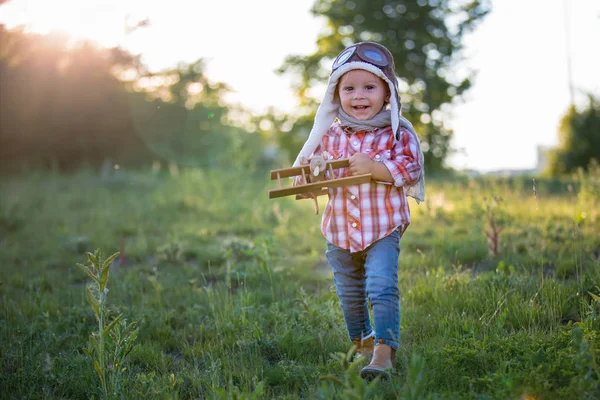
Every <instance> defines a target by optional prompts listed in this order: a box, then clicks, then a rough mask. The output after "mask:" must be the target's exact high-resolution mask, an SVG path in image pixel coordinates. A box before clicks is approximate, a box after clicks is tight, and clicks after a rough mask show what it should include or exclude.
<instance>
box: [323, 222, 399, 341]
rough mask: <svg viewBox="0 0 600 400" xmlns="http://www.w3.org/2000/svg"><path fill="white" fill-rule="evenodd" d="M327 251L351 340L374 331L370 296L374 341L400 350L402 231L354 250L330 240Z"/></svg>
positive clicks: (396, 231)
mask: <svg viewBox="0 0 600 400" xmlns="http://www.w3.org/2000/svg"><path fill="white" fill-rule="evenodd" d="M325 255H326V257H327V261H328V262H329V265H330V266H331V269H332V271H333V281H334V283H335V287H336V291H337V295H338V298H339V299H340V305H341V307H342V312H343V314H344V320H345V321H346V328H347V329H348V334H349V335H350V340H355V339H357V338H361V337H365V336H368V335H370V334H371V332H372V328H371V321H370V316H369V308H368V304H367V299H368V300H369V303H370V305H371V309H372V311H373V322H374V325H375V342H376V343H384V344H387V345H388V346H390V347H392V348H393V349H394V350H398V345H399V343H400V290H399V289H398V257H399V255H400V231H399V230H398V229H396V230H395V231H394V232H392V233H391V234H390V235H388V236H386V237H384V238H381V239H379V240H378V241H376V242H375V243H373V244H371V245H370V246H369V247H367V248H366V249H365V250H363V251H358V252H355V253H351V252H350V251H349V250H346V249H342V248H341V247H338V246H335V245H333V244H331V243H330V242H329V241H328V242H327V252H326V253H325Z"/></svg>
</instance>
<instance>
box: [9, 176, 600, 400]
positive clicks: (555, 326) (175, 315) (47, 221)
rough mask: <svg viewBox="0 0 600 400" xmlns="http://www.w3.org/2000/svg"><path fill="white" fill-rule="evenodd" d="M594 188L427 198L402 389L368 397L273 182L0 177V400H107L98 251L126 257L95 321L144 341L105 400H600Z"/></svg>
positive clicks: (431, 194)
mask: <svg viewBox="0 0 600 400" xmlns="http://www.w3.org/2000/svg"><path fill="white" fill-rule="evenodd" d="M595 179H596V180H594V176H591V177H579V178H574V179H573V180H563V181H558V180H544V179H540V178H536V190H535V192H534V190H533V188H532V186H533V181H532V180H531V179H528V178H518V179H515V178H513V179H508V178H507V179H502V178H488V179H468V178H455V179H452V180H448V179H444V180H442V179H439V180H436V179H433V178H432V179H429V180H428V182H427V190H428V193H427V195H428V199H427V202H425V203H424V204H421V205H419V206H416V205H415V204H414V203H413V202H412V201H411V205H412V210H413V224H412V225H411V226H410V227H409V229H408V231H407V233H406V234H405V237H404V238H403V239H402V241H401V245H402V252H401V257H400V275H399V278H400V280H399V285H400V289H401V296H402V322H401V324H402V337H401V347H400V350H399V352H398V361H397V370H398V374H397V376H395V377H394V379H392V380H391V381H390V382H378V383H373V384H368V383H366V382H364V381H362V380H361V379H360V378H359V376H358V371H359V366H357V365H354V364H352V363H351V362H349V361H348V358H347V352H348V350H349V349H350V342H349V341H348V339H347V338H346V334H345V331H344V323H343V319H342V315H341V311H340V309H339V304H338V301H337V298H336V296H335V293H334V291H332V278H331V275H330V272H329V270H328V266H327V264H326V262H325V259H324V250H325V244H324V241H323V238H322V235H321V233H320V230H319V221H320V216H315V215H314V210H313V206H312V204H311V203H310V201H298V202H297V201H294V200H293V199H292V198H283V199H277V200H268V198H267V191H268V189H269V188H271V187H272V186H271V185H272V182H270V181H268V174H267V172H266V171H254V170H249V171H240V170H236V171H231V170H229V171H222V170H214V171H206V170H192V169H187V170H181V171H179V174H178V175H174V176H171V175H169V174H168V173H165V172H158V173H151V172H142V171H123V170H118V171H115V173H114V174H112V175H109V176H106V175H104V176H98V175H97V174H95V173H93V172H91V171H85V170H82V171H80V172H77V173H75V174H70V175H60V174H57V173H51V172H48V173H31V174H29V175H27V176H20V177H12V178H9V177H4V178H2V180H1V181H0V184H1V187H0V195H1V197H0V266H1V269H0V387H2V390H1V391H0V398H8V399H29V398H36V399H37V398H74V399H78V398H82V399H89V398H104V397H106V396H105V392H104V391H103V389H102V385H101V383H100V380H99V379H98V375H97V373H96V371H95V370H94V364H93V361H92V359H91V358H90V357H88V356H87V355H86V354H85V351H84V350H85V348H86V346H87V345H88V338H89V337H90V335H91V334H92V333H93V332H95V331H96V330H98V322H97V320H96V316H95V315H94V312H93V311H92V310H91V309H90V305H89V304H88V301H87V299H86V285H87V283H88V281H89V277H88V276H86V274H84V273H82V272H81V271H80V270H79V269H78V268H77V267H76V264H77V263H84V262H85V261H86V260H87V256H86V252H94V250H95V249H101V250H102V251H103V253H104V254H107V255H108V254H112V253H115V252H120V253H121V254H120V256H119V257H118V258H117V259H116V260H115V262H114V263H113V264H112V267H111V271H110V279H109V281H108V288H109V290H110V295H109V296H108V300H107V307H108V308H109V309H110V311H111V312H110V314H111V315H118V314H122V315H123V319H124V321H129V322H131V323H133V322H135V323H136V324H137V329H138V334H137V339H136V344H135V346H134V349H133V351H132V352H131V353H130V354H129V356H128V359H127V362H126V365H124V367H125V368H126V369H125V370H124V371H123V372H122V374H121V378H120V379H121V383H120V386H119V391H118V392H116V394H113V395H111V396H110V397H114V398H141V397H144V398H148V399H164V398H169V399H170V398H173V399H179V398H181V399H191V398H211V399H224V398H227V399H229V398H244V399H246V398H248V399H250V398H257V399H258V398H283V399H300V398H311V399H313V398H327V399H330V398H339V399H348V398H373V399H375V398H381V399H385V398H406V399H425V398H429V399H436V398H441V399H462V398H467V399H486V398H489V399H505V398H510V399H512V398H539V399H555V398H561V399H581V398H584V399H585V398H594V397H598V396H600V387H599V382H600V370H599V367H598V363H599V361H600V357H599V356H598V354H597V351H598V350H597V348H598V345H599V344H600V335H599V334H598V332H599V328H600V317H599V312H600V304H599V302H598V298H597V297H595V295H596V296H597V295H599V294H600V288H599V285H600V264H599V263H600V260H599V257H600V216H599V215H598V210H599V207H598V205H599V203H598V199H599V197H600V196H599V195H598V186H597V177H596V178H595ZM493 198H496V199H501V201H498V202H496V203H494V206H493V208H491V209H490V208H489V206H490V204H491V203H490V199H493ZM486 207H487V208H486ZM323 208H324V207H323V204H322V205H321V207H320V209H321V210H323ZM490 210H492V212H493V214H492V217H493V220H494V223H495V224H497V226H501V227H502V230H501V232H500V233H499V237H498V238H497V239H498V242H497V244H498V248H497V253H496V254H495V255H493V254H491V253H490V249H489V248H488V239H487V238H486V235H485V232H486V231H489V229H490V225H489V221H490V218H489V216H490V214H489V211H490ZM492 253H493V252H492Z"/></svg>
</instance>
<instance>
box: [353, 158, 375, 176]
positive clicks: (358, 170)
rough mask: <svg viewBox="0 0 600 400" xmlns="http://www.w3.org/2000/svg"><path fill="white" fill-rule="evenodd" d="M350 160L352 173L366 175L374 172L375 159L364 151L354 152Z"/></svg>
mask: <svg viewBox="0 0 600 400" xmlns="http://www.w3.org/2000/svg"><path fill="white" fill-rule="evenodd" d="M349 161H350V168H349V170H350V173H351V174H352V175H353V176H354V175H364V174H370V173H372V172H373V165H374V163H375V161H373V160H371V159H370V158H369V156H368V155H366V154H364V153H354V155H352V156H351V157H350V159H349Z"/></svg>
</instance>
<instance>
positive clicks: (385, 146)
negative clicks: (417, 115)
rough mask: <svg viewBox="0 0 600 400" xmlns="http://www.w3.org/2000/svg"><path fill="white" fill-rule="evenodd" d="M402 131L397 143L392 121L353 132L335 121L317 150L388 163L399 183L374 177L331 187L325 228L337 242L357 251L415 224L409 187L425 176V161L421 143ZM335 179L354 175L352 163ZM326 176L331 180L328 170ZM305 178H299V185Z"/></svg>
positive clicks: (333, 156)
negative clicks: (360, 155) (421, 160)
mask: <svg viewBox="0 0 600 400" xmlns="http://www.w3.org/2000/svg"><path fill="white" fill-rule="evenodd" d="M400 129H401V130H402V133H403V134H402V136H401V140H400V141H398V142H394V137H393V135H394V134H393V131H392V128H391V126H389V127H385V128H376V129H374V130H372V131H356V132H355V131H352V130H351V129H349V128H346V127H343V126H341V125H340V124H339V123H338V122H335V123H334V124H332V125H331V127H330V128H329V130H328V131H327V133H326V134H325V135H324V136H323V140H322V142H321V144H320V145H319V147H317V149H316V150H315V151H314V153H313V155H322V153H323V152H324V151H326V152H327V153H328V154H329V157H328V159H329V160H334V159H340V158H349V157H350V156H352V155H353V154H354V153H356V152H361V153H365V154H367V155H368V156H369V158H370V159H372V160H374V161H378V162H382V163H383V164H384V165H385V166H386V167H387V168H388V170H389V171H390V173H391V175H392V177H393V179H394V182H393V183H391V182H378V181H373V180H372V181H371V182H369V183H363V184H361V185H352V186H345V187H341V188H330V189H329V201H328V203H327V206H326V207H325V211H324V212H323V218H322V221H321V231H322V233H323V235H324V236H325V238H326V239H327V240H328V241H329V242H331V243H332V244H334V245H336V246H338V247H342V248H344V249H348V250H350V251H351V252H357V251H362V250H364V249H366V248H367V247H369V245H371V244H372V243H374V242H375V241H377V240H379V239H381V238H383V237H385V236H387V235H389V234H390V233H392V232H393V231H394V230H395V229H396V228H398V227H400V233H401V234H402V233H403V232H404V231H405V230H406V228H407V227H408V225H409V224H410V209H409V206H408V201H407V199H406V195H405V194H404V189H403V186H404V185H405V184H413V183H415V182H416V181H417V180H418V179H419V174H420V173H421V169H422V165H420V164H419V160H418V155H417V154H418V143H417V142H416V140H415V138H414V137H413V135H411V134H410V133H409V132H408V131H405V130H404V128H400ZM333 172H334V176H333V177H334V178H342V177H346V176H351V174H350V171H349V170H348V168H340V169H336V170H334V171H333ZM325 178H326V179H331V178H332V177H331V176H330V172H329V171H327V172H326V177H325ZM299 182H300V179H299V178H296V179H295V180H294V184H295V185H297V184H298V183H299Z"/></svg>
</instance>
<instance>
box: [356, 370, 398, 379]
mask: <svg viewBox="0 0 600 400" xmlns="http://www.w3.org/2000/svg"><path fill="white" fill-rule="evenodd" d="M391 376H392V375H391V374H390V373H389V372H388V371H385V370H382V369H377V368H368V367H365V368H363V369H362V370H361V371H360V377H361V378H363V379H366V380H368V381H372V380H373V379H375V378H381V379H382V380H384V379H390V378H391Z"/></svg>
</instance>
